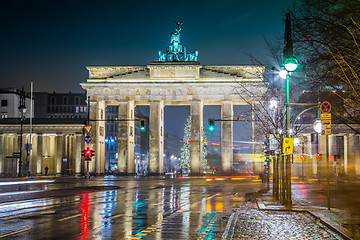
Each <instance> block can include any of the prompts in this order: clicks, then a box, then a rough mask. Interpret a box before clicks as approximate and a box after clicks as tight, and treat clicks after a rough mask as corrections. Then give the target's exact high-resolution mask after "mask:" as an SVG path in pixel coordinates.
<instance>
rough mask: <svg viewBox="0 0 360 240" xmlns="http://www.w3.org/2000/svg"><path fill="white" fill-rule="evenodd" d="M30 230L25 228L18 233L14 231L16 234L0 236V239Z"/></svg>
mask: <svg viewBox="0 0 360 240" xmlns="http://www.w3.org/2000/svg"><path fill="white" fill-rule="evenodd" d="M30 229H31V228H25V229H22V230H19V231H16V232H12V233H8V234H5V235H1V236H0V238H4V237H8V236H11V235H15V234H18V233H22V232H26V231H29V230H30Z"/></svg>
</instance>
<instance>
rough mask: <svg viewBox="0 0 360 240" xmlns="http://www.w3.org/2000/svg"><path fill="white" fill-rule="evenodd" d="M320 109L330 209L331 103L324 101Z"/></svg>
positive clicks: (328, 205)
mask: <svg viewBox="0 0 360 240" xmlns="http://www.w3.org/2000/svg"><path fill="white" fill-rule="evenodd" d="M320 110H321V112H323V113H322V114H321V115H320V118H321V134H322V135H325V136H326V138H325V140H326V144H325V150H326V172H327V207H328V210H330V170H329V169H330V167H329V135H331V113H330V111H331V104H330V103H329V102H326V101H325V102H323V103H321V105H320Z"/></svg>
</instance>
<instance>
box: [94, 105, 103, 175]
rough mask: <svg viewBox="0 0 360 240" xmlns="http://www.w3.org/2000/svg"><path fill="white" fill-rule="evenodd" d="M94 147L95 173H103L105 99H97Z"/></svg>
mask: <svg viewBox="0 0 360 240" xmlns="http://www.w3.org/2000/svg"><path fill="white" fill-rule="evenodd" d="M96 119H97V120H100V121H96V142H95V144H96V149H95V159H94V158H93V159H92V161H94V160H95V173H96V174H104V173H105V121H104V120H105V101H104V100H98V102H97V104H96Z"/></svg>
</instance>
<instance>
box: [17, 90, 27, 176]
mask: <svg viewBox="0 0 360 240" xmlns="http://www.w3.org/2000/svg"><path fill="white" fill-rule="evenodd" d="M19 111H20V141H19V142H20V144H19V148H20V150H19V153H20V158H19V173H18V177H21V176H22V135H23V120H24V114H25V112H26V107H25V92H24V88H22V89H21V92H20V105H19Z"/></svg>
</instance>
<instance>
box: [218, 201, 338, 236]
mask: <svg viewBox="0 0 360 240" xmlns="http://www.w3.org/2000/svg"><path fill="white" fill-rule="evenodd" d="M222 239H343V238H342V237H341V236H340V235H338V234H336V233H335V232H333V231H332V230H330V229H329V228H327V227H326V226H324V225H322V224H321V223H320V222H317V221H316V220H315V219H314V218H313V217H312V216H311V215H310V214H308V213H301V212H284V211H260V210H258V209H257V207H256V205H255V204H253V203H246V204H244V205H240V206H238V207H237V208H236V209H234V212H233V213H232V215H231V216H230V217H229V219H228V223H227V226H226V228H225V231H224V232H223V235H222Z"/></svg>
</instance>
